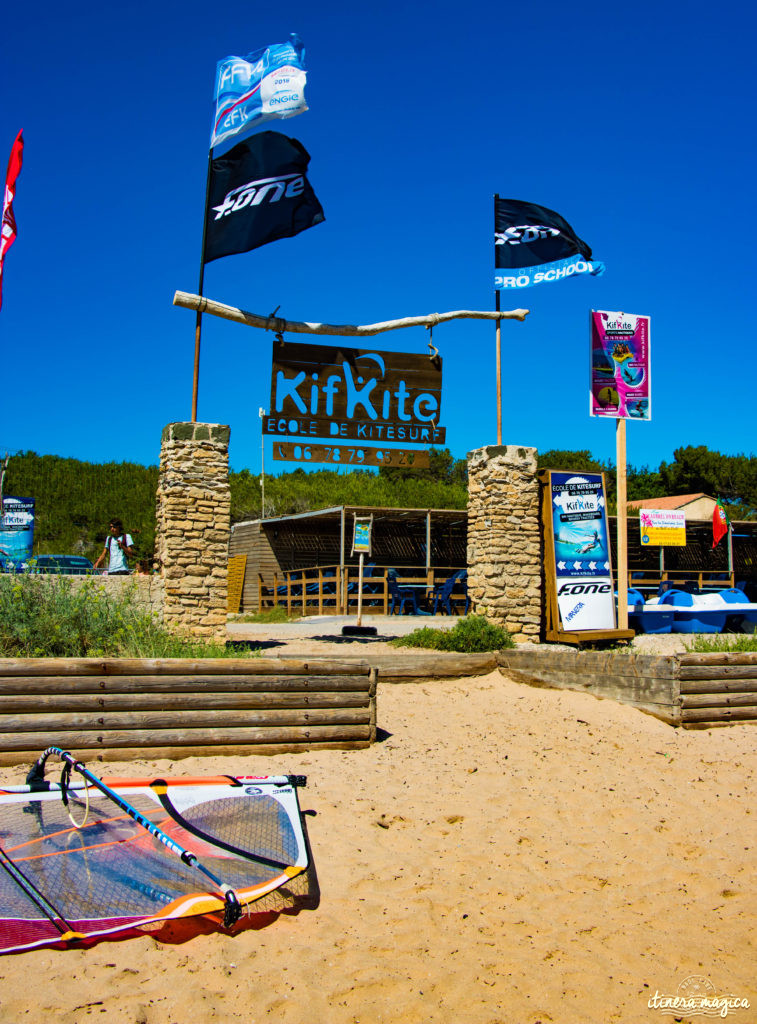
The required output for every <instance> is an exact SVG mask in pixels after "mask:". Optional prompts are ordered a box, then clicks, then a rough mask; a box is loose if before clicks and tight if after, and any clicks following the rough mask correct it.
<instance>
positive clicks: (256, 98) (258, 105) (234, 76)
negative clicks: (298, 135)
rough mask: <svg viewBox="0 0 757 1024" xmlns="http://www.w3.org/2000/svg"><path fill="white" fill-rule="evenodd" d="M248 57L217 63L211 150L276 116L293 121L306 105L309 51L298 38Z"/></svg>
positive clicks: (266, 48) (225, 58) (294, 37)
mask: <svg viewBox="0 0 757 1024" xmlns="http://www.w3.org/2000/svg"><path fill="white" fill-rule="evenodd" d="M290 40H291V42H288V43H275V44H274V45H272V46H267V47H265V48H264V49H262V50H255V51H253V52H252V53H248V54H247V56H246V57H224V59H223V60H219V62H218V64H217V65H216V80H215V89H214V91H213V94H214V98H215V116H214V118H213V131H212V134H211V137H210V148H211V149H212V148H213V147H214V146H217V145H218V144H219V143H221V142H225V141H226V140H227V139H230V138H232V137H233V136H235V135H240V134H241V133H242V132H246V131H247V130H248V128H253V127H257V126H258V125H261V124H263V122H264V121H270V120H271V118H274V117H294V115H295V114H301V113H302V112H303V111H304V110H307V109H308V108H307V106H306V104H305V79H306V75H305V66H304V59H305V48H304V47H303V45H302V43H301V42H300V40H299V38H298V37H297V36H296V35H292V36H290Z"/></svg>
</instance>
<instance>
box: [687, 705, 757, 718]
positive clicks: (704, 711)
mask: <svg viewBox="0 0 757 1024" xmlns="http://www.w3.org/2000/svg"><path fill="white" fill-rule="evenodd" d="M681 721H682V722H726V721H727V722H742V721H752V722H757V704H753V705H752V706H751V707H737V708H700V709H692V708H689V709H686V710H683V711H682V712H681Z"/></svg>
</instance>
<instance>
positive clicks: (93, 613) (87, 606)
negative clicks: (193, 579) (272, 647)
mask: <svg viewBox="0 0 757 1024" xmlns="http://www.w3.org/2000/svg"><path fill="white" fill-rule="evenodd" d="M135 597H136V591H135V588H133V587H127V588H125V589H124V591H123V592H122V593H121V594H119V595H111V594H108V593H107V592H106V590H105V588H104V587H103V586H102V584H101V583H99V582H98V581H97V580H96V579H95V578H92V579H87V580H85V581H84V582H83V583H82V584H81V586H74V585H73V581H72V580H71V579H70V578H68V577H66V576H45V577H42V578H40V577H37V576H6V575H0V657H4V658H87V657H90V658H101V657H121V658H203V657H204V658H213V657H224V656H229V655H234V656H238V655H237V654H236V653H235V652H233V651H227V649H226V648H225V646H224V645H223V644H209V643H203V642H202V641H192V640H186V639H184V638H182V637H178V636H176V635H175V634H173V633H170V632H169V631H168V630H166V629H164V628H163V626H162V625H161V624H160V623H159V622H158V620H157V618H156V617H155V616H154V615H152V614H150V613H149V612H146V611H145V610H144V608H142V607H140V606H139V605H138V604H137V602H136V599H135Z"/></svg>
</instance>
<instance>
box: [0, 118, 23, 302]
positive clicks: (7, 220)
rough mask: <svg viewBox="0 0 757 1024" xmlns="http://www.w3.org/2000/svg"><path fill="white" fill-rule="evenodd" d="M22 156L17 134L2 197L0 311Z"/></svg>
mask: <svg viewBox="0 0 757 1024" xmlns="http://www.w3.org/2000/svg"><path fill="white" fill-rule="evenodd" d="M23 155H24V136H23V132H19V133H18V135H17V136H16V141H15V142H14V143H13V148H12V149H11V156H10V160H9V161H8V172H7V174H6V175H5V195H4V196H3V221H2V231H1V232H0V309H1V308H2V305H3V260H4V259H5V254H6V252H7V251H8V250H9V249H10V247H11V246H12V245H13V243H14V242H15V241H16V234H17V232H16V219H15V217H14V216H13V200H14V198H15V196H16V178H17V177H18V175H19V171H20V170H21V164H22V162H23Z"/></svg>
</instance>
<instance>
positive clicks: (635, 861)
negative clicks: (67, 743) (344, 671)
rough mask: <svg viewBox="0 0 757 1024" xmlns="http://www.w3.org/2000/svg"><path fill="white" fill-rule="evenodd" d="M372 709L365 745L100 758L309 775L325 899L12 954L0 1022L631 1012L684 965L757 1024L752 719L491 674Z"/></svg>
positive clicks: (387, 690)
mask: <svg viewBox="0 0 757 1024" xmlns="http://www.w3.org/2000/svg"><path fill="white" fill-rule="evenodd" d="M378 724H379V726H380V728H381V729H382V730H383V732H382V734H381V735H382V741H381V742H379V743H376V744H375V745H374V746H373V747H372V748H370V749H366V750H357V751H321V752H318V753H311V754H305V755H291V756H287V757H254V758H253V757H250V758H244V759H239V758H235V759H230V758H223V757H219V758H206V759H194V758H190V759H187V760H184V761H177V762H174V763H173V764H170V763H168V762H166V761H157V762H152V763H150V762H143V761H140V762H135V763H133V764H130V765H124V764H118V765H111V766H103V765H99V766H97V767H96V770H97V771H98V773H102V774H108V773H112V774H139V775H150V774H153V773H159V774H166V773H169V774H174V775H177V774H186V775H196V774H202V773H209V774H215V773H224V772H232V773H266V772H267V773H278V772H282V771H283V772H297V773H304V774H306V775H307V776H308V786H307V788H306V789H304V790H302V791H301V802H302V806H303V808H305V809H307V810H312V811H313V812H315V813H314V815H312V816H308V817H307V819H306V820H307V825H308V832H309V837H310V841H311V844H312V849H313V857H314V864H315V869H316V872H317V882H318V885H319V889H320V892H319V893H318V892H316V891H314V892H313V893H312V896H311V901H310V905H309V908H308V907H304V908H301V909H298V910H297V911H296V912H291V913H286V914H279V915H269V916H268V918H266V919H264V921H263V922H259V923H263V924H264V925H265V926H264V927H259V928H257V929H249V928H248V929H246V930H242V931H241V932H240V933H239V934H236V935H229V934H224V933H222V932H212V933H210V934H201V935H197V936H195V937H193V938H191V939H190V940H188V941H185V942H181V943H176V944H170V943H166V942H159V941H156V939H155V938H154V937H153V936H150V935H144V936H140V937H137V938H132V939H129V940H128V941H121V942H103V943H101V944H100V945H98V946H95V947H94V948H91V949H86V950H81V949H79V950H76V949H72V950H67V951H58V950H39V951H34V952H29V953H24V954H20V955H15V956H6V957H3V958H2V959H0V1022H2V1024H21V1022H23V1021H36V1020H46V1021H55V1022H61V1024H79V1022H81V1021H94V1020H101V1021H106V1022H108V1024H110V1022H128V1024H135V1022H138V1024H189V1022H197V1024H204V1022H206V1021H208V1022H209V1021H244V1022H245V1024H260V1022H263V1021H271V1022H273V1021H275V1022H277V1024H355V1022H371V1024H372V1022H380V1021H386V1022H389V1021H391V1022H393V1024H416V1022H417V1024H432V1022H439V1024H441V1022H444V1024H537V1022H541V1024H547V1022H553V1021H554V1022H559V1024H573V1022H575V1024H592V1022H596V1024H608V1022H614V1021H617V1022H622V1024H629V1022H633V1024H635V1022H647V1021H654V1020H664V1021H670V1020H671V1019H672V1018H671V1017H670V1016H665V1017H664V1016H663V1014H662V1013H661V1012H660V1010H656V1009H650V1008H649V1007H648V1001H649V1000H650V998H652V997H653V996H654V994H655V992H659V993H662V994H666V993H667V994H673V995H674V994H675V993H676V991H677V989H678V986H679V984H680V983H682V982H683V981H684V980H685V979H686V978H688V977H690V976H692V975H699V976H704V977H706V978H708V979H710V980H711V982H712V985H713V986H714V988H715V990H716V991H717V992H718V993H720V994H723V993H731V994H734V995H736V996H738V997H740V998H747V999H748V1000H749V1001H750V1003H751V1006H752V1008H751V1009H739V1010H730V1011H729V1012H728V1017H729V1019H733V1020H735V1021H737V1022H747V1021H749V1022H753V1021H755V1020H757V1009H755V1007H757V982H756V981H755V978H757V970H756V967H757V958H756V957H755V941H754V936H755V915H754V911H755V902H754V885H753V883H754V875H753V872H754V861H755V846H756V845H757V795H756V794H757V786H756V785H755V783H756V782H757V779H756V770H755V769H756V765H757V759H756V758H755V755H754V745H755V738H756V737H757V731H755V729H754V727H753V726H748V725H745V726H731V727H728V728H723V729H713V730H706V731H687V732H684V731H676V730H674V729H672V728H670V727H668V726H666V725H664V724H662V723H661V722H658V721H656V720H655V719H653V718H651V717H648V716H646V715H644V714H642V713H640V712H638V711H635V710H633V709H631V708H629V707H625V706H622V705H619V704H616V703H614V702H612V701H604V700H597V699H595V698H593V697H591V696H588V695H585V694H576V693H569V692H564V691H553V690H542V689H534V688H530V687H528V686H524V685H521V684H517V683H515V682H512V681H511V680H509V679H507V678H506V677H503V676H501V675H500V674H499V673H492V674H490V675H487V676H483V677H479V678H475V679H464V680H459V681H456V682H454V683H450V682H433V683H430V682H429V683H422V684H415V685H395V686H392V685H382V686H379V693H378ZM92 767H93V768H94V767H95V766H94V765H92ZM2 774H3V778H4V780H5V781H6V782H8V781H17V780H18V779H19V777H20V776H21V775H22V772H21V770H20V769H4V770H3V773H2ZM680 1019H683V1020H689V1019H691V1020H695V1021H701V1020H703V1019H704V1018H702V1017H692V1018H689V1017H686V1016H683V1017H682V1018H680Z"/></svg>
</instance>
